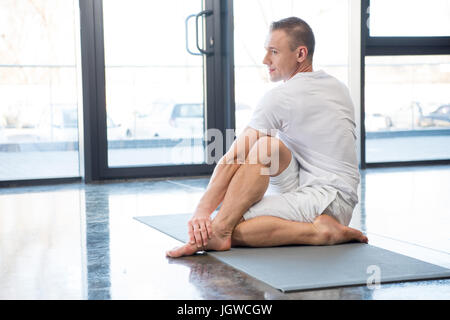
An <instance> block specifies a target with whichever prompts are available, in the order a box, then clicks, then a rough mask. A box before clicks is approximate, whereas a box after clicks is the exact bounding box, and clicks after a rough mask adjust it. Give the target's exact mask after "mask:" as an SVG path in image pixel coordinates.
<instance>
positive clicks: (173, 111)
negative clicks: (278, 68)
mask: <svg viewBox="0 0 450 320" xmlns="http://www.w3.org/2000/svg"><path fill="white" fill-rule="evenodd" d="M203 7H204V6H203V2H202V1H201V0H189V1H186V0H165V1H148V0H129V1H116V0H103V37H104V58H105V98H106V124H107V167H108V168H124V167H150V166H152V167H155V166H175V165H192V164H204V163H205V148H204V135H205V128H207V126H206V117H205V116H206V104H205V99H204V91H205V90H204V87H205V86H204V74H205V70H204V69H205V68H204V62H205V60H206V55H204V54H202V53H201V52H199V50H203V48H206V47H205V46H204V43H203V42H204V38H205V37H204V36H203V34H204V32H203V31H204V30H205V21H206V16H207V15H208V12H203V14H200V15H199V14H198V13H201V11H202V10H203Z"/></svg>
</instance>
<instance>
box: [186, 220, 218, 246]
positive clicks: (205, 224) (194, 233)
mask: <svg viewBox="0 0 450 320" xmlns="http://www.w3.org/2000/svg"><path fill="white" fill-rule="evenodd" d="M188 233H189V242H190V243H191V244H197V247H198V248H202V246H203V248H205V247H206V245H207V244H208V239H211V237H212V235H213V232H212V226H211V217H210V215H209V214H207V213H195V214H194V215H193V216H192V218H191V220H189V222H188Z"/></svg>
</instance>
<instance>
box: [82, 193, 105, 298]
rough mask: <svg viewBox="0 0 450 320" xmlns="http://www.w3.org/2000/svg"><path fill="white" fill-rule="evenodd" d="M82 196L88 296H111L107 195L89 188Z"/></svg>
mask: <svg viewBox="0 0 450 320" xmlns="http://www.w3.org/2000/svg"><path fill="white" fill-rule="evenodd" d="M85 199H86V202H85V212H86V260H87V294H88V299H90V300H91V299H93V300H104V299H110V298H111V293H110V288H111V276H110V248H109V244H110V235H109V195H108V192H104V191H102V190H96V189H92V188H88V189H87V190H86V192H85Z"/></svg>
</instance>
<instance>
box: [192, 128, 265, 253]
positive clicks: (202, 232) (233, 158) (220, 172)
mask: <svg viewBox="0 0 450 320" xmlns="http://www.w3.org/2000/svg"><path fill="white" fill-rule="evenodd" d="M262 135H263V134H262V133H261V132H259V131H258V130H256V129H253V128H250V127H247V128H246V129H245V130H244V131H243V132H242V133H241V134H240V135H239V137H238V138H237V139H236V140H235V141H234V142H233V144H232V145H231V147H230V149H229V150H228V151H227V153H226V154H225V155H224V156H223V157H222V158H221V159H220V160H219V162H218V164H217V165H216V167H215V168H214V171H213V174H212V176H211V179H210V181H209V184H208V187H207V188H206V191H205V193H204V194H203V196H202V197H201V199H200V201H199V203H198V205H197V208H196V209H195V212H194V215H193V216H192V218H191V220H189V222H188V233H189V241H190V243H191V244H195V243H197V245H200V246H201V244H203V245H204V246H206V241H207V239H211V236H212V229H211V218H210V215H211V213H212V212H213V211H214V210H215V209H216V208H217V207H218V206H219V204H220V203H222V201H223V199H224V197H225V194H226V192H227V189H228V185H229V184H230V181H231V179H232V178H233V176H234V174H235V173H236V171H237V169H239V167H240V165H241V164H243V163H244V162H245V159H246V158H247V155H248V153H249V151H250V149H251V148H252V147H253V145H254V144H255V143H256V141H257V140H258V139H259V138H260V137H261V136H262ZM203 239H204V240H203Z"/></svg>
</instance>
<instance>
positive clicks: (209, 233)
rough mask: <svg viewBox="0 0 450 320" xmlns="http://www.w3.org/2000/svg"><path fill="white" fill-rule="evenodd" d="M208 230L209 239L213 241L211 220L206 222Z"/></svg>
mask: <svg viewBox="0 0 450 320" xmlns="http://www.w3.org/2000/svg"><path fill="white" fill-rule="evenodd" d="M206 230H207V231H208V239H211V238H212V236H213V231H212V226H211V220H208V221H206Z"/></svg>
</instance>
